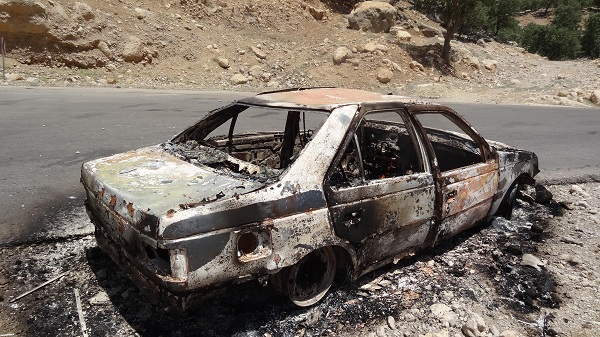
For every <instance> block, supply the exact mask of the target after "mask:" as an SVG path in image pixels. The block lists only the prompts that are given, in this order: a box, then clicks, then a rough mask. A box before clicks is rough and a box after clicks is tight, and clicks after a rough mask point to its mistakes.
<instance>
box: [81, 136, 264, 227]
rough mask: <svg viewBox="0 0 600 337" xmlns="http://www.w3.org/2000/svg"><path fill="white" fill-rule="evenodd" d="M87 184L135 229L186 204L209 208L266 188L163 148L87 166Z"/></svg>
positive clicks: (149, 148)
mask: <svg viewBox="0 0 600 337" xmlns="http://www.w3.org/2000/svg"><path fill="white" fill-rule="evenodd" d="M82 183H83V184H84V186H85V187H86V190H87V191H88V194H90V193H91V194H93V195H95V196H96V199H98V201H100V202H103V203H105V204H106V206H108V207H110V208H111V209H113V210H114V211H115V212H117V213H119V215H121V216H122V217H124V218H125V219H127V220H128V221H131V222H132V223H133V225H138V224H141V223H142V222H144V220H146V221H147V220H148V218H153V219H154V221H153V222H156V221H158V219H160V218H161V217H164V216H169V215H170V214H171V213H173V212H175V210H178V209H180V207H181V206H180V205H189V204H195V203H209V202H212V201H215V200H218V199H223V198H228V197H232V196H236V195H239V194H244V193H248V192H251V191H254V190H257V189H259V188H261V187H263V186H264V183H260V182H257V181H252V180H247V179H241V178H236V177H233V176H229V175H226V174H219V173H218V172H216V171H215V170H213V169H211V168H208V167H202V166H196V165H193V164H190V163H188V162H185V161H183V160H181V159H179V158H177V157H175V156H173V155H171V154H169V153H167V152H166V151H164V150H163V149H162V148H161V147H160V146H159V145H156V146H150V147H146V148H142V149H138V150H135V151H130V152H125V153H121V154H116V155H113V156H110V157H106V158H101V159H97V160H94V161H90V162H87V163H85V164H83V166H82ZM155 225H156V224H155ZM155 225H154V226H151V227H153V228H156V226H155ZM136 227H144V225H142V226H136Z"/></svg>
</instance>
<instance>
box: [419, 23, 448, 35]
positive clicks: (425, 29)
mask: <svg viewBox="0 0 600 337" xmlns="http://www.w3.org/2000/svg"><path fill="white" fill-rule="evenodd" d="M419 30H420V31H421V34H423V36H425V37H434V36H443V35H444V32H443V31H441V30H439V29H437V28H434V27H431V26H427V25H424V24H419Z"/></svg>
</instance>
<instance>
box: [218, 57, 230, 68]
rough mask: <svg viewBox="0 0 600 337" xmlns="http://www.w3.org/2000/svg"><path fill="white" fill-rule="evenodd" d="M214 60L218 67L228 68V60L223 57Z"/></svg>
mask: <svg viewBox="0 0 600 337" xmlns="http://www.w3.org/2000/svg"><path fill="white" fill-rule="evenodd" d="M215 61H216V62H217V64H218V65H219V67H221V68H223V69H228V68H229V67H230V65H229V60H228V59H226V58H224V57H217V58H216V59H215Z"/></svg>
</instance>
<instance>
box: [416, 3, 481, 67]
mask: <svg viewBox="0 0 600 337" xmlns="http://www.w3.org/2000/svg"><path fill="white" fill-rule="evenodd" d="M476 3H477V0H415V7H416V8H417V9H419V10H421V11H424V12H425V13H427V14H429V15H431V16H434V17H436V18H438V19H439V20H440V21H441V22H442V23H443V25H444V26H445V28H446V34H445V36H444V48H443V49H442V57H443V59H444V62H446V64H447V65H450V64H451V62H450V48H451V47H450V41H452V39H454V34H456V32H457V31H458V29H459V28H460V26H461V25H462V24H463V22H464V20H465V15H466V14H467V12H468V11H469V9H470V8H471V7H473V6H474V4H476Z"/></svg>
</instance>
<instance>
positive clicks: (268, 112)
mask: <svg viewBox="0 0 600 337" xmlns="http://www.w3.org/2000/svg"><path fill="white" fill-rule="evenodd" d="M274 129H275V130H274ZM537 173H538V162H537V157H536V156H535V154H533V153H531V152H527V151H523V150H518V149H515V148H512V147H509V146H508V145H505V144H501V143H497V142H488V141H486V140H484V139H483V138H482V137H481V136H480V135H479V133H477V131H475V129H473V128H472V127H471V126H470V125H469V124H468V123H467V122H466V121H465V120H464V119H463V118H462V117H460V116H459V115H458V114H456V113H455V112H454V111H452V110H451V109H449V108H447V107H444V106H441V105H435V104H427V103H418V102H413V101H410V100H408V99H406V98H403V97H399V96H392V95H381V94H376V93H370V92H365V91H359V90H353V89H338V88H314V89H293V90H285V91H277V92H268V93H262V94H258V95H256V96H254V97H251V98H247V99H242V100H239V101H236V102H234V103H232V104H230V105H228V106H226V107H223V108H221V109H217V110H215V111H212V112H211V113H209V114H208V115H207V116H206V117H204V118H203V119H202V120H200V121H199V122H198V123H197V124H195V125H193V126H191V127H190V128H188V129H187V130H185V131H183V132H182V133H180V134H179V135H177V136H175V137H174V138H173V139H172V140H171V141H169V142H166V143H163V144H160V145H156V146H151V147H146V148H142V149H139V150H135V151H131V152H127V153H123V154H117V155H113V156H110V157H106V158H102V159H98V160H94V161H91V162H88V163H85V164H84V165H83V166H82V183H83V185H84V187H85V189H86V192H87V200H86V207H87V210H88V214H89V216H90V218H91V220H92V222H93V223H94V225H95V228H96V238H97V242H98V245H99V246H100V247H101V248H102V249H103V251H105V252H106V253H108V254H109V255H110V256H111V257H112V258H113V259H114V260H115V261H116V262H117V263H118V264H119V265H120V266H121V267H122V268H123V269H125V270H126V271H127V272H128V273H129V275H130V276H131V277H132V278H133V279H134V280H136V281H138V283H140V284H141V285H142V286H143V287H145V288H148V289H149V290H152V292H153V293H156V294H158V295H160V297H162V298H163V299H164V300H166V301H167V302H169V303H171V304H173V305H175V306H177V307H179V308H182V309H185V308H187V307H189V306H190V305H191V304H194V303H195V302H197V300H198V299H201V298H202V297H204V296H205V295H206V294H209V293H210V292H211V291H212V290H214V289H219V288H222V287H223V286H224V285H226V284H228V283H236V282H242V281H246V280H249V279H256V278H259V279H260V280H268V282H269V283H270V284H272V285H273V286H274V287H275V288H277V289H278V290H279V291H281V292H282V293H284V294H285V295H287V296H289V297H290V299H291V300H292V301H293V302H294V303H296V304H298V305H301V306H307V305H311V304H313V303H315V302H317V301H318V300H320V299H321V298H322V297H323V296H324V295H325V294H326V292H327V291H328V290H329V288H330V286H331V284H332V282H333V280H334V276H335V275H336V273H337V272H340V271H344V272H346V274H347V275H350V277H351V278H353V279H355V278H358V277H360V276H361V275H363V274H365V273H367V272H369V271H371V270H373V269H375V268H377V267H379V266H381V265H383V264H387V263H390V262H392V261H397V260H398V259H401V258H402V257H404V256H407V255H409V254H412V253H414V252H416V251H418V250H420V249H423V248H426V247H431V246H433V245H435V244H437V243H438V242H440V241H441V240H443V239H445V238H448V237H450V236H452V235H455V234H457V233H459V232H461V231H463V230H465V229H467V228H469V227H472V226H474V225H475V224H477V223H478V222H479V221H481V220H482V219H485V218H486V217H488V216H491V215H495V214H500V215H505V216H506V215H507V216H510V213H511V211H512V203H513V201H514V198H515V193H516V191H517V188H518V186H519V185H520V184H522V183H530V182H532V181H533V177H534V176H535V175H536V174H537Z"/></svg>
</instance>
